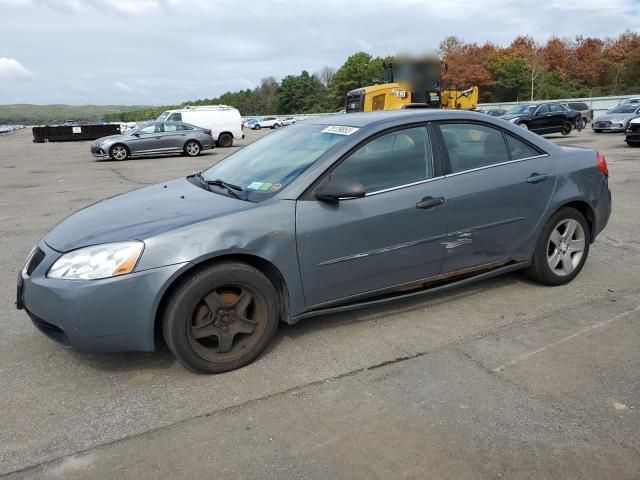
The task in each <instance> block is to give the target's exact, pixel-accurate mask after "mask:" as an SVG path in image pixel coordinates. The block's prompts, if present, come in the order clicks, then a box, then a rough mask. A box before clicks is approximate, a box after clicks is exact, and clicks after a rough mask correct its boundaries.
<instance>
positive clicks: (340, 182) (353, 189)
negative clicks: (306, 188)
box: [315, 177, 367, 202]
mask: <svg viewBox="0 0 640 480" xmlns="http://www.w3.org/2000/svg"><path fill="white" fill-rule="evenodd" d="M366 193H367V192H366V191H365V189H364V186H363V185H362V184H361V183H360V182H356V181H355V180H351V179H349V178H345V177H333V178H331V177H330V178H329V179H328V180H327V181H326V182H325V183H324V184H323V185H321V186H320V187H318V188H317V189H316V191H315V196H316V198H317V199H318V200H321V201H323V202H338V201H340V200H343V199H347V198H361V197H364V196H365V194H366Z"/></svg>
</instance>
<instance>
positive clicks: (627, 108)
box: [607, 105, 638, 113]
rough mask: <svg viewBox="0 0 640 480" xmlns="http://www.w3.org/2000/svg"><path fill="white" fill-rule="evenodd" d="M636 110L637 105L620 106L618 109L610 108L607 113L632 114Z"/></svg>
mask: <svg viewBox="0 0 640 480" xmlns="http://www.w3.org/2000/svg"><path fill="white" fill-rule="evenodd" d="M636 108H638V106H637V105H620V106H619V107H616V108H612V109H611V110H609V111H608V112H607V113H633V112H635V111H636Z"/></svg>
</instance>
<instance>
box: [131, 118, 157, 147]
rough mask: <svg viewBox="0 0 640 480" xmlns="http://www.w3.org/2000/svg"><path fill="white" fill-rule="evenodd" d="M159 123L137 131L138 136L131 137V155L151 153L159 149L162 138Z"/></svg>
mask: <svg viewBox="0 0 640 480" xmlns="http://www.w3.org/2000/svg"><path fill="white" fill-rule="evenodd" d="M161 125H162V124H160V123H157V124H156V123H152V124H150V125H147V126H145V127H144V128H142V129H141V130H138V132H137V133H138V134H137V135H134V136H132V137H131V140H130V141H129V149H130V150H131V153H145V152H152V151H154V150H156V149H157V148H159V146H160V139H161V138H162V137H161V135H162V128H161Z"/></svg>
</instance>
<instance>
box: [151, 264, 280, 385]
mask: <svg viewBox="0 0 640 480" xmlns="http://www.w3.org/2000/svg"><path fill="white" fill-rule="evenodd" d="M277 299H278V296H277V293H276V290H275V288H274V287H273V285H272V284H271V282H270V281H269V279H268V278H267V277H266V276H265V275H264V274H263V273H262V272H260V271H259V270H257V269H255V268H253V267H251V266H249V265H247V264H244V263H238V262H225V263H220V264H218V265H215V266H213V267H210V268H207V269H205V270H201V271H200V272H198V273H196V274H195V275H194V276H193V277H191V278H190V279H189V280H188V281H186V282H185V283H183V284H182V285H181V286H180V287H179V288H178V289H177V290H176V291H175V292H174V293H173V295H172V296H171V298H170V299H169V302H168V304H167V308H166V310H165V314H164V317H163V322H162V329H163V335H164V339H165V341H166V342H167V346H168V347H169V349H170V350H171V351H172V352H173V354H174V355H175V356H176V357H177V358H178V360H180V362H181V363H182V364H183V365H185V366H186V367H188V368H190V369H192V370H194V371H197V372H203V373H222V372H227V371H229V370H234V369H236V368H240V367H242V366H244V365H247V364H248V363H250V362H252V361H253V360H254V359H255V358H256V357H257V356H258V355H259V354H260V353H261V352H262V351H263V350H264V349H265V347H266V346H267V345H268V344H269V342H270V341H271V339H272V338H273V336H274V335H275V333H276V330H277V328H278V322H279V313H278V312H279V309H278V300H277Z"/></svg>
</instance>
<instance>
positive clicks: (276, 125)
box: [271, 123, 280, 129]
mask: <svg viewBox="0 0 640 480" xmlns="http://www.w3.org/2000/svg"><path fill="white" fill-rule="evenodd" d="M271 128H272V129H276V128H280V124H279V123H274V124H273V127H271Z"/></svg>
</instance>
